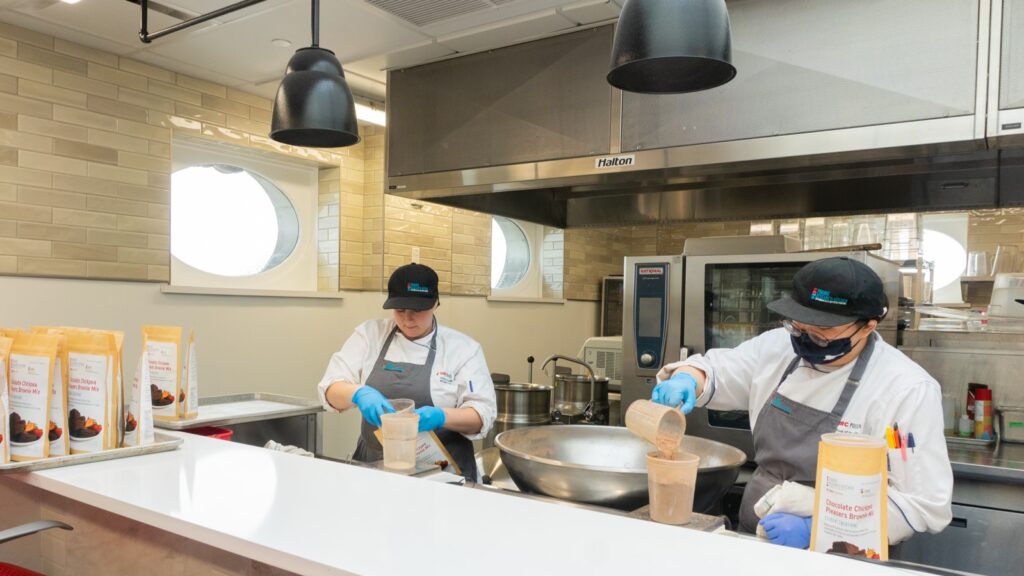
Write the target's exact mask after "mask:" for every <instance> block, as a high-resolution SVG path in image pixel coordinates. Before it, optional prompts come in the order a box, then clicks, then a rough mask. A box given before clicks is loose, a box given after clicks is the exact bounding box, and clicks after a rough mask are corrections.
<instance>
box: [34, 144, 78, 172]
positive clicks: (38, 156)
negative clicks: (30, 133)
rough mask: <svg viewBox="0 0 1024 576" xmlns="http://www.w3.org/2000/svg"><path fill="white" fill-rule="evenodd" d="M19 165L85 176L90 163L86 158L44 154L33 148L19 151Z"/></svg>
mask: <svg viewBox="0 0 1024 576" xmlns="http://www.w3.org/2000/svg"><path fill="white" fill-rule="evenodd" d="M55 144H56V143H55ZM55 147H56V146H55ZM18 165H19V166H21V167H22V168H34V169H36V170H48V171H50V172H60V173H62V174H77V175H78V176H85V175H86V174H87V173H88V163H87V162H86V161H85V160H78V159H76V158H65V157H64V156H54V155H52V154H42V153H40V152H32V151H31V150H22V151H21V152H19V153H18Z"/></svg>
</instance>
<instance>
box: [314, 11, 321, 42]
mask: <svg viewBox="0 0 1024 576" xmlns="http://www.w3.org/2000/svg"><path fill="white" fill-rule="evenodd" d="M319 47H320V0H313V48H319Z"/></svg>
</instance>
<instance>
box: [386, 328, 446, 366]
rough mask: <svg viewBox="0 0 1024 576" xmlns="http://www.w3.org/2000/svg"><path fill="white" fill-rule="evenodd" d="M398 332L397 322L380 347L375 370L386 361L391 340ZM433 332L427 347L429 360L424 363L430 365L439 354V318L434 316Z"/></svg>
mask: <svg viewBox="0 0 1024 576" xmlns="http://www.w3.org/2000/svg"><path fill="white" fill-rule="evenodd" d="M396 332H398V324H395V327H394V328H392V329H391V332H389V333H388V337H387V338H386V339H385V340H384V345H383V346H381V347H380V354H377V361H376V362H374V364H373V366H374V368H373V369H374V370H376V369H377V367H378V365H379V364H381V363H382V362H384V357H385V356H386V355H387V353H388V349H389V348H391V342H392V341H393V340H394V339H395V333H396ZM433 332H434V335H433V336H431V337H430V344H429V347H428V348H427V350H429V351H428V352H427V361H426V362H424V363H423V365H424V366H428V367H429V366H433V365H434V357H435V356H437V332H438V330H437V318H434V325H433ZM428 370H429V368H428Z"/></svg>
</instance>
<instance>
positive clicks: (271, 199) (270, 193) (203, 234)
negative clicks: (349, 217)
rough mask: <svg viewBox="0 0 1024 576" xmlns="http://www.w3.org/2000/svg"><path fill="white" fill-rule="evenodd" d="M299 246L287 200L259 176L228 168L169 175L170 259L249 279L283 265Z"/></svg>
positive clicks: (215, 166) (196, 168)
mask: <svg viewBox="0 0 1024 576" xmlns="http://www.w3.org/2000/svg"><path fill="white" fill-rule="evenodd" d="M298 241H299V218H298V214H297V213H296V211H295V207H294V206H293V205H292V203H291V201H290V200H289V199H288V197H287V196H286V195H285V193H284V192H282V191H281V189H280V188H278V187H277V186H275V185H274V183H273V182H271V181H269V180H267V179H266V178H264V177H263V176H260V175H259V174H256V173H254V172H251V171H249V170H246V169H245V168H240V167H238V166H232V165H229V164H209V165H204V166H190V167H188V168H183V169H181V170H178V171H176V172H175V173H174V174H172V175H171V254H172V255H173V256H174V257H175V258H177V259H179V260H181V261H182V262H184V263H185V264H188V265H189V266H191V267H193V268H196V269H198V270H201V271H203V272H206V273H208V274H215V275H218V276H235V277H237V276H253V275H256V274H259V273H261V272H265V271H267V270H270V269H272V268H274V267H275V266H277V265H279V264H281V263H282V262H284V261H285V260H286V259H287V258H288V256H290V255H291V253H292V252H293V251H294V250H295V246H296V244H298Z"/></svg>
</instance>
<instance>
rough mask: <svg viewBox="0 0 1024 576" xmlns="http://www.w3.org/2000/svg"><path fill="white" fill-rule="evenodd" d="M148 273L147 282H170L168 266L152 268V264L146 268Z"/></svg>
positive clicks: (169, 268)
mask: <svg viewBox="0 0 1024 576" xmlns="http://www.w3.org/2000/svg"><path fill="white" fill-rule="evenodd" d="M146 269H147V270H148V271H149V277H148V279H149V280H156V281H158V282H170V281H171V267H170V266H153V265H152V264H151V265H149V266H146Z"/></svg>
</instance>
